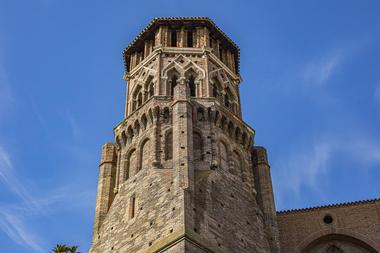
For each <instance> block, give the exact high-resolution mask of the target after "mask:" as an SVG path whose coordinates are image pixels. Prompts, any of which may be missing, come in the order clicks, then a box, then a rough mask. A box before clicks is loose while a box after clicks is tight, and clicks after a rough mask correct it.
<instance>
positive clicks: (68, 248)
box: [53, 244, 80, 253]
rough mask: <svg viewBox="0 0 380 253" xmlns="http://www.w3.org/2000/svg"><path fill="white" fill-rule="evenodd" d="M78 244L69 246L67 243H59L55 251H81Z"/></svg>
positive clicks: (57, 252) (59, 252) (63, 252)
mask: <svg viewBox="0 0 380 253" xmlns="http://www.w3.org/2000/svg"><path fill="white" fill-rule="evenodd" d="M77 250H78V246H67V245H66V244H57V245H55V247H54V248H53V253H80V252H79V251H77Z"/></svg>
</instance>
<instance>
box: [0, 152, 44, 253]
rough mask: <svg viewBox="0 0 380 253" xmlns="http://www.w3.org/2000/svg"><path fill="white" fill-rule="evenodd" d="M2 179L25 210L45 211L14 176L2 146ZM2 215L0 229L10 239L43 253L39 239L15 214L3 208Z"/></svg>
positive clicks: (0, 164) (0, 175) (10, 163)
mask: <svg viewBox="0 0 380 253" xmlns="http://www.w3.org/2000/svg"><path fill="white" fill-rule="evenodd" d="M0 179H1V182H2V183H3V184H4V185H5V186H6V188H7V189H8V190H9V191H11V192H12V193H14V194H15V195H16V196H17V197H18V198H20V199H21V201H22V204H21V205H22V206H24V208H26V209H28V210H33V211H38V212H42V211H43V210H44V209H43V208H41V206H40V205H39V204H38V203H37V202H36V201H35V200H34V199H33V197H32V196H31V195H30V193H29V191H28V190H26V189H25V187H24V186H23V185H22V184H21V183H20V182H19V181H18V179H17V178H16V176H15V175H14V171H13V164H12V162H11V159H10V157H9V155H8V154H7V152H6V151H5V150H4V148H3V147H2V146H0ZM0 214H1V215H0V228H1V229H2V230H3V231H4V232H5V234H7V235H8V236H9V238H11V239H12V240H13V241H15V242H16V243H18V244H20V245H24V246H25V247H30V248H31V249H33V251H34V252H43V250H42V246H41V244H40V242H39V240H38V239H37V237H36V236H32V235H33V234H34V233H32V231H30V230H29V229H28V228H27V226H26V225H25V224H24V222H23V221H22V220H21V219H20V217H19V216H17V215H16V214H15V212H12V211H9V210H6V209H4V207H1V209H0Z"/></svg>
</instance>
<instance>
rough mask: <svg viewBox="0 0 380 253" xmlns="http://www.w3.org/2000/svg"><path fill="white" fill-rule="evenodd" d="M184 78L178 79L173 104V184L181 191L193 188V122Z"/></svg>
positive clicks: (188, 93) (188, 92)
mask: <svg viewBox="0 0 380 253" xmlns="http://www.w3.org/2000/svg"><path fill="white" fill-rule="evenodd" d="M189 96H190V91H189V88H188V87H187V85H186V82H185V78H184V77H181V78H179V79H178V84H177V86H176V87H175V88H174V102H173V109H172V111H173V168H174V175H175V176H174V182H175V183H176V185H177V186H178V187H180V188H182V189H190V190H192V189H193V187H194V183H193V181H194V171H193V152H192V151H193V120H192V107H191V104H190V103H189V101H188V99H189Z"/></svg>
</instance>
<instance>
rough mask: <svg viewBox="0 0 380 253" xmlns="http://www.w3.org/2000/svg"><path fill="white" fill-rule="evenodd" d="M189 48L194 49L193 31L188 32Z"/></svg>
mask: <svg viewBox="0 0 380 253" xmlns="http://www.w3.org/2000/svg"><path fill="white" fill-rule="evenodd" d="M187 47H193V31H187Z"/></svg>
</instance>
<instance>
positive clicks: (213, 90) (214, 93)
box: [212, 84, 218, 98]
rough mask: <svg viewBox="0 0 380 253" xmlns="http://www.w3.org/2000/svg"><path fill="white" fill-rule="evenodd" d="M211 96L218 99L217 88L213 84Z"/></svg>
mask: <svg viewBox="0 0 380 253" xmlns="http://www.w3.org/2000/svg"><path fill="white" fill-rule="evenodd" d="M212 96H213V97H214V98H216V97H218V87H217V86H216V85H215V84H213V85H212Z"/></svg>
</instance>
